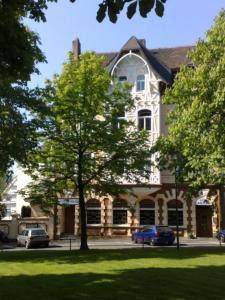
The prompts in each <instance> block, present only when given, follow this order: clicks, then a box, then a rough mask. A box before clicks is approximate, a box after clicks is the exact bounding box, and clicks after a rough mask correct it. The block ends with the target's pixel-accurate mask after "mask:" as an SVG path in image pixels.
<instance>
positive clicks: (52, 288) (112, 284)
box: [0, 247, 225, 300]
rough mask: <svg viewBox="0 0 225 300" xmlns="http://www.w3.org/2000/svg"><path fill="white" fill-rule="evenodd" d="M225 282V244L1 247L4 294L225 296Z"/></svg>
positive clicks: (0, 293)
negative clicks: (88, 248) (79, 248)
mask: <svg viewBox="0 0 225 300" xmlns="http://www.w3.org/2000/svg"><path fill="white" fill-rule="evenodd" d="M224 283H225V251H224V248H218V249H216V248H215V249H197V248H193V249H191V248H186V249H181V250H180V251H179V253H177V251H176V249H174V248H163V247H162V248H155V249H152V248H145V249H126V250H92V251H88V252H80V251H71V252H70V251H65V252H64V251H38V250H37V251H20V252H6V251H5V252H0V299H1V300H21V299H23V300H28V299H29V300H30V299H32V300H45V299H46V300H58V299H60V300H64V299H65V300H67V299H79V300H83V299H85V300H88V299H92V300H95V299H96V300H102V299H106V300H111V299H112V300H117V299H120V300H123V299H129V300H136V299H137V300H147V299H148V300H155V299H157V300H161V299H168V300H196V299H204V300H207V299H213V300H214V299H215V300H222V299H223V300H224V299H225V285H224Z"/></svg>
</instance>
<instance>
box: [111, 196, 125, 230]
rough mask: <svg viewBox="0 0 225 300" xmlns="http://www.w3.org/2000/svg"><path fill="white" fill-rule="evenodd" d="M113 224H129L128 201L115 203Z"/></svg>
mask: <svg viewBox="0 0 225 300" xmlns="http://www.w3.org/2000/svg"><path fill="white" fill-rule="evenodd" d="M113 224H115V225H122V224H127V201H125V200H123V199H115V200H114V201H113Z"/></svg>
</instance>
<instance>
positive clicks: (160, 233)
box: [132, 225, 175, 246]
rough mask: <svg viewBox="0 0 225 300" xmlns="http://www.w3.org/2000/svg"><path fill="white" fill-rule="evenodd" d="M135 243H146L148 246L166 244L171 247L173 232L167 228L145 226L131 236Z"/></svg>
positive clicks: (173, 237) (173, 238)
mask: <svg viewBox="0 0 225 300" xmlns="http://www.w3.org/2000/svg"><path fill="white" fill-rule="evenodd" d="M132 240H133V241H134V242H135V243H148V244H150V245H152V246H153V245H156V244H161V245H162V244H164V245H165V244H166V245H173V243H174V240H175V235H174V232H173V230H172V229H171V228H170V227H168V226H155V225H152V226H146V227H144V228H142V229H140V230H139V231H136V232H134V233H133V235H132Z"/></svg>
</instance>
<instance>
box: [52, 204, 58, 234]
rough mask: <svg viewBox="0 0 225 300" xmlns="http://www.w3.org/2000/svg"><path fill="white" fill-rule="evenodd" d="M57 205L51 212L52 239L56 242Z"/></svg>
mask: <svg viewBox="0 0 225 300" xmlns="http://www.w3.org/2000/svg"><path fill="white" fill-rule="evenodd" d="M57 211H58V209H57V204H54V212H53V238H54V240H56V238H57V236H56V235H57Z"/></svg>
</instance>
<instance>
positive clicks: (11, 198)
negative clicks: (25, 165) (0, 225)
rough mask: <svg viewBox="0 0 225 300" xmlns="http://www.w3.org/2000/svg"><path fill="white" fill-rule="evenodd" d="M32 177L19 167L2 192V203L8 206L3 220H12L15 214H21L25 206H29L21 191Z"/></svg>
mask: <svg viewBox="0 0 225 300" xmlns="http://www.w3.org/2000/svg"><path fill="white" fill-rule="evenodd" d="M30 180H31V179H30V177H29V176H28V175H26V174H25V173H24V172H23V170H22V169H21V168H19V167H18V168H17V170H16V175H14V176H13V178H12V180H11V181H10V183H9V184H8V186H7V187H6V189H5V190H4V192H3V194H2V203H3V204H5V206H6V215H5V217H4V218H3V219H2V220H3V221H6V220H12V216H13V215H18V216H20V215H21V209H22V207H23V206H29V203H28V202H25V201H24V200H23V196H22V195H21V194H20V193H19V191H20V190H21V189H23V188H24V187H25V186H26V185H27V184H28V183H29V182H30Z"/></svg>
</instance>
